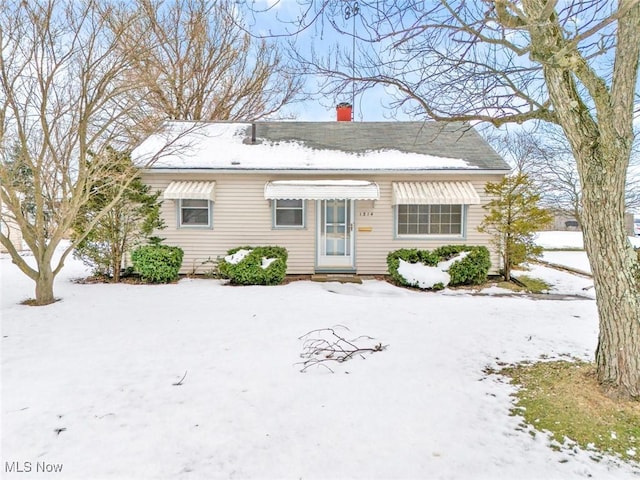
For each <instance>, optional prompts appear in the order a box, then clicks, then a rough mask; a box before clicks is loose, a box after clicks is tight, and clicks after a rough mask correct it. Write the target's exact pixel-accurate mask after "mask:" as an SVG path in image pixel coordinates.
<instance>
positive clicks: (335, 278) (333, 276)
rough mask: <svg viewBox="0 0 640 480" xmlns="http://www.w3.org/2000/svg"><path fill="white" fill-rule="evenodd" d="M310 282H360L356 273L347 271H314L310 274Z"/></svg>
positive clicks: (360, 279)
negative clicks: (313, 273)
mask: <svg viewBox="0 0 640 480" xmlns="http://www.w3.org/2000/svg"><path fill="white" fill-rule="evenodd" d="M311 281H312V282H339V283H362V278H360V277H359V276H358V275H352V274H348V273H316V274H315V275H311Z"/></svg>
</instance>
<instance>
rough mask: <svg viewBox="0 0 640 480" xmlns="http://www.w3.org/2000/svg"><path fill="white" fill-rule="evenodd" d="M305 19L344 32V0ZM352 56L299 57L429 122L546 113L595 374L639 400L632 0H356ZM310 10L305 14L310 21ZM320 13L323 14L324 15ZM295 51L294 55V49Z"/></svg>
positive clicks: (639, 10)
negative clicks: (575, 183)
mask: <svg viewBox="0 0 640 480" xmlns="http://www.w3.org/2000/svg"><path fill="white" fill-rule="evenodd" d="M303 3H304V5H303V8H304V11H303V12H302V13H300V14H298V15H297V16H298V17H299V18H300V19H301V23H299V25H298V30H297V31H304V30H307V29H308V28H309V24H310V23H315V24H316V25H321V26H322V28H328V25H333V27H334V28H336V29H337V30H338V31H341V32H343V33H346V34H351V28H350V26H349V25H345V22H344V20H343V18H344V15H343V13H342V9H343V8H344V6H345V5H347V4H350V3H351V2H335V1H313V0H309V1H308V2H303ZM358 4H359V13H358V16H357V18H356V21H357V22H358V23H357V28H356V37H357V39H358V45H360V47H359V49H358V50H359V51H358V55H356V56H355V57H356V58H355V60H354V61H353V62H352V61H351V59H350V58H348V55H346V56H345V55H341V54H340V52H339V51H337V54H336V55H335V56H332V57H330V58H329V59H328V60H327V61H322V59H320V58H318V57H315V58H314V57H313V56H310V57H309V56H308V57H306V58H307V59H308V60H307V62H306V63H305V64H304V65H303V68H304V69H305V71H314V72H316V73H319V74H324V75H327V78H328V84H327V86H328V90H327V91H328V93H330V92H340V91H344V90H347V91H348V90H350V89H351V88H352V84H353V82H354V81H355V82H357V85H358V86H359V88H364V87H367V86H370V85H377V84H383V85H387V86H390V87H393V88H395V90H396V91H397V92H398V98H397V102H396V104H395V105H396V106H397V107H399V108H400V107H402V108H404V109H405V110H407V111H408V112H410V113H413V114H415V115H421V116H424V117H429V118H432V119H436V120H468V121H474V120H475V121H478V120H479V121H486V122H489V123H491V124H493V125H495V126H500V125H503V124H505V123H508V122H517V123H522V122H526V121H529V120H538V121H544V122H550V123H554V124H557V125H559V126H560V127H561V128H562V130H563V132H564V135H565V136H566V138H567V140H568V142H569V145H570V146H571V151H572V153H573V157H574V158H575V160H576V164H577V171H578V174H579V177H580V185H581V200H582V215H581V220H582V228H583V231H584V237H585V247H586V250H587V254H588V256H589V261H590V264H591V269H592V271H593V276H594V284H595V290H596V298H597V305H598V313H599V319H600V334H599V342H598V348H597V350H596V364H597V376H598V380H599V382H600V384H601V385H602V386H603V387H604V389H605V390H606V391H608V392H609V393H610V394H611V395H612V396H620V397H627V398H629V397H631V398H635V399H640V298H639V296H638V289H639V287H640V285H639V276H638V275H637V271H638V268H639V267H638V262H637V258H636V256H635V254H634V251H633V249H632V247H631V244H630V242H629V240H628V238H627V235H626V232H625V226H624V212H625V182H626V174H627V168H628V166H629V158H630V154H631V148H632V142H633V136H634V135H633V119H634V106H635V108H636V114H637V111H638V108H637V106H638V105H639V104H640V101H639V99H638V93H637V88H638V84H637V78H638V57H639V52H640V1H639V0H619V1H617V2H613V1H612V2H603V1H601V0H586V1H581V2H558V1H557V0H518V1H516V0H485V1H482V2H469V1H465V0H440V1H435V0H434V1H428V0H427V1H420V2H417V1H415V0H404V1H403V0H400V1H399V0H376V1H366V0H363V1H359V2H358ZM319 19H320V20H321V21H318V20H319ZM324 20H326V22H325V21H324ZM299 56H300V58H302V56H303V53H300V54H299Z"/></svg>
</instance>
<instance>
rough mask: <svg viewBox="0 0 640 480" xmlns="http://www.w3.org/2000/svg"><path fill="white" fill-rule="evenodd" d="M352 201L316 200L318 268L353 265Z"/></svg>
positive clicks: (337, 267)
mask: <svg viewBox="0 0 640 480" xmlns="http://www.w3.org/2000/svg"><path fill="white" fill-rule="evenodd" d="M353 203H354V202H353V201H352V200H346V199H345V200H318V201H317V203H316V211H317V212H318V215H317V218H318V225H317V228H318V230H317V231H318V235H317V255H318V268H319V269H323V268H327V269H334V268H335V269H341V268H342V269H345V268H346V269H352V268H353V267H354V262H353V258H354V241H353Z"/></svg>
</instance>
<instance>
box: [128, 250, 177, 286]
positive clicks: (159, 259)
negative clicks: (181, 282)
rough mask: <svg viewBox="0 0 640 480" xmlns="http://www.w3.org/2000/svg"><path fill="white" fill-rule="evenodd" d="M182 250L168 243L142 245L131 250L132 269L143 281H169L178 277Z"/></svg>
mask: <svg viewBox="0 0 640 480" xmlns="http://www.w3.org/2000/svg"><path fill="white" fill-rule="evenodd" d="M183 256H184V252H183V251H182V249H181V248H180V247H171V246H169V245H159V244H154V245H144V246H142V247H138V248H136V249H135V250H134V251H133V252H131V261H132V263H133V269H134V270H135V271H136V272H137V273H139V274H140V277H141V278H142V280H143V281H145V282H150V283H169V282H172V281H174V280H176V279H177V278H178V272H179V271H180V267H181V266H182V258H183Z"/></svg>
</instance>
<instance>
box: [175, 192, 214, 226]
mask: <svg viewBox="0 0 640 480" xmlns="http://www.w3.org/2000/svg"><path fill="white" fill-rule="evenodd" d="M178 224H179V225H180V226H181V227H210V226H211V202H210V201H209V200H196V199H182V200H180V202H179V205H178Z"/></svg>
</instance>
